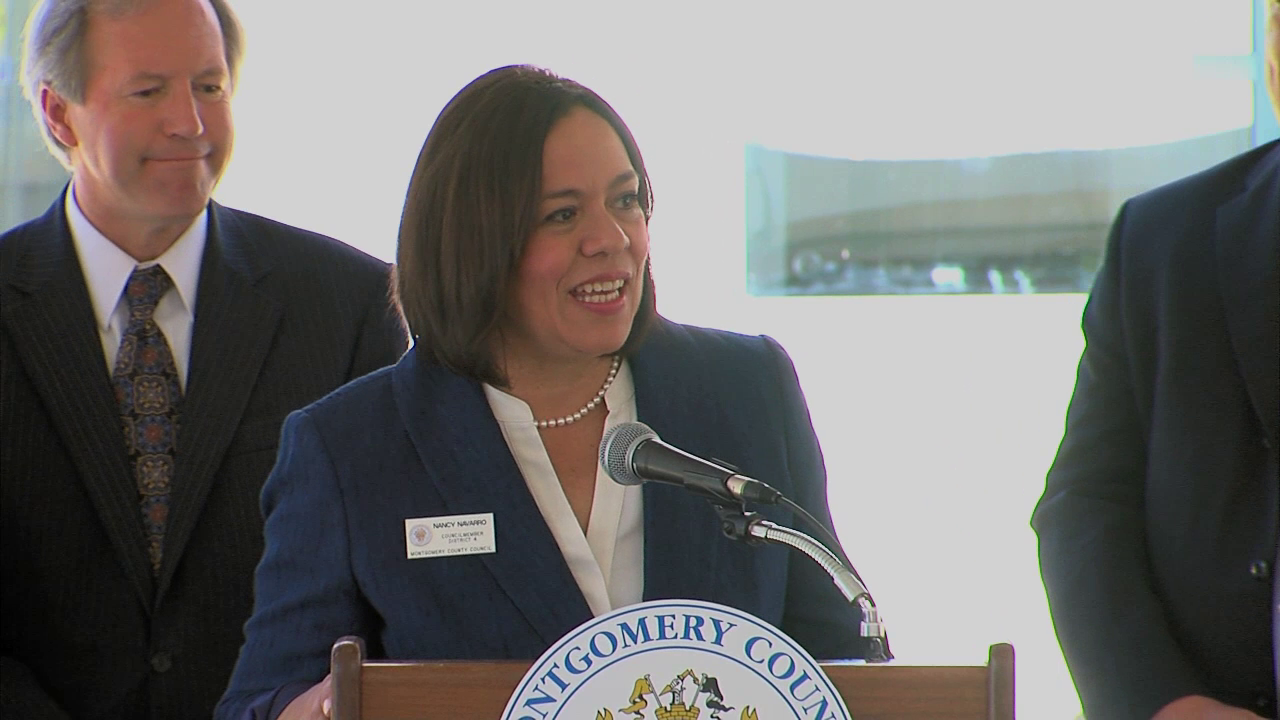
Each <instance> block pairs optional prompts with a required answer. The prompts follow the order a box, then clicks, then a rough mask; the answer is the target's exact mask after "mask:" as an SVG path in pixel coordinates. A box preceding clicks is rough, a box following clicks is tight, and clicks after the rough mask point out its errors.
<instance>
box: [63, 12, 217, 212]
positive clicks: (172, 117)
mask: <svg viewBox="0 0 1280 720" xmlns="http://www.w3.org/2000/svg"><path fill="white" fill-rule="evenodd" d="M84 58H85V72H86V85H85V96H84V101H83V103H71V102H66V101H65V100H63V99H62V98H60V97H58V96H57V95H56V94H55V93H52V91H47V92H46V93H45V96H44V103H43V104H44V109H45V113H46V117H47V118H49V119H51V120H52V122H51V123H50V127H51V130H53V132H54V133H55V134H56V135H57V136H58V138H59V140H61V141H62V142H63V143H64V144H65V145H67V146H69V148H70V150H69V155H70V157H71V164H72V175H73V177H74V180H75V189H76V200H77V202H78V203H79V204H80V207H81V208H82V209H83V210H84V212H85V214H86V216H88V217H89V219H90V220H91V221H93V222H94V223H95V224H96V225H98V226H99V229H100V230H104V232H105V231H106V230H107V228H114V227H139V226H144V227H145V226H148V225H152V226H154V225H157V224H164V223H177V224H185V223H189V222H190V221H191V219H193V218H194V217H195V216H196V215H198V214H199V213H200V212H201V211H202V210H203V209H204V207H205V205H206V204H207V203H208V201H209V196H210V195H211V194H212V192H213V188H214V186H215V185H216V184H217V182H218V179H219V178H220V177H221V175H222V171H223V169H224V167H225V166H226V162H227V158H228V156H229V155H230V153H231V145H232V127H231V106H230V92H231V88H230V87H229V85H230V82H231V80H230V72H229V70H228V68H227V62H226V57H225V53H224V49H223V44H222V32H221V30H220V29H219V26H218V22H217V17H216V16H215V15H214V13H213V10H212V8H210V7H209V6H208V4H207V3H206V1H205V0H154V1H153V2H150V3H147V4H145V5H144V6H143V7H142V8H141V9H140V10H139V11H137V12H132V13H127V14H125V15H122V16H119V17H110V16H108V15H105V14H103V13H100V12H98V13H92V14H91V16H90V20H89V27H88V32H87V34H86V37H85V46H84Z"/></svg>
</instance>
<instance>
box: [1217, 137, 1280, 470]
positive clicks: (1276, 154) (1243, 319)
mask: <svg viewBox="0 0 1280 720" xmlns="http://www.w3.org/2000/svg"><path fill="white" fill-rule="evenodd" d="M1217 220H1218V222H1217V256H1218V279H1219V285H1220V287H1221V289H1222V297H1223V304H1224V306H1225V309H1226V317H1227V328H1228V331H1229V333H1230V335H1231V344H1232V347H1233V348H1234V349H1235V356H1236V361H1237V362H1238V363H1239V365H1240V372H1241V375H1243V377H1244V381H1245V386H1246V387H1247V388H1248V391H1249V398H1250V400H1251V401H1252V402H1253V407H1254V410H1255V412H1256V414H1257V416H1258V419H1259V421H1260V422H1261V424H1262V427H1263V432H1264V433H1266V436H1267V437H1268V438H1269V439H1270V442H1271V444H1272V446H1273V447H1274V446H1278V445H1280V428H1278V427H1277V425H1278V424H1280V411H1278V410H1277V408H1280V378H1277V373H1276V368H1277V367H1280V275H1278V274H1280V270H1278V269H1277V266H1278V263H1277V254H1278V253H1280V143H1272V146H1271V150H1270V151H1269V152H1267V153H1266V154H1265V155H1264V156H1263V158H1262V160H1261V161H1260V162H1259V163H1258V164H1257V165H1256V166H1255V167H1254V169H1253V171H1252V173H1251V174H1250V176H1249V178H1248V179H1247V180H1246V189H1245V190H1244V192H1242V193H1241V194H1239V195H1237V196H1236V197H1235V198H1233V199H1231V200H1230V201H1228V202H1227V203H1225V204H1223V205H1222V206H1221V207H1220V208H1219V209H1218V218H1217Z"/></svg>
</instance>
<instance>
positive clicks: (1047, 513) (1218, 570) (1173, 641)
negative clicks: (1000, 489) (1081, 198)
mask: <svg viewBox="0 0 1280 720" xmlns="http://www.w3.org/2000/svg"><path fill="white" fill-rule="evenodd" d="M1277 12H1278V11H1277V4H1276V2H1275V0H1272V2H1271V14H1272V19H1271V26H1270V46H1269V58H1268V67H1269V72H1270V78H1271V82H1272V85H1271V91H1272V96H1273V98H1275V99H1276V100H1277V102H1278V104H1280V80H1277V78H1278V77H1280V76H1278V74H1277V68H1278V67H1280V37H1277V33H1280V28H1278V27H1277V25H1276V22H1277V20H1276V15H1277ZM1278 112H1280V107H1278ZM1278 254H1280V143H1277V142H1271V143H1268V144H1266V145H1263V146H1261V147H1258V148H1255V149H1254V150H1252V151H1250V152H1247V153H1245V154H1243V155H1240V156H1239V157H1236V158H1234V159H1232V160H1229V161H1227V162H1225V163H1223V164H1221V165H1219V166H1217V167H1214V168H1211V169H1209V170H1206V171H1204V172H1202V173H1200V174H1198V175H1193V176H1191V177H1189V178H1185V179H1183V180H1180V181H1178V182H1175V183H1172V184H1170V185H1167V186H1165V187H1162V188H1158V189H1156V190H1153V191H1151V192H1149V193H1146V194H1144V195H1140V196H1138V197H1136V198H1134V199H1132V200H1130V201H1129V202H1127V203H1125V205H1124V206H1123V207H1122V208H1121V210H1120V213H1119V216H1118V217H1117V219H1116V222H1115V225H1114V227H1113V228H1112V233H1111V238H1110V241H1109V244H1108V249H1107V254H1106V258H1105V260H1104V263H1103V266H1102V269H1101V270H1100V272H1099V275H1098V278H1097V280H1096V283H1095V285H1094V288H1093V292H1092V294H1091V296H1090V298H1089V303H1088V305H1087V306H1086V309H1085V313H1084V332H1085V338H1086V347H1085V351H1084V355H1083V357H1082V358H1081V360H1080V370H1079V378H1078V380H1077V384H1076V389H1075V395H1074V397H1073V398H1072V401H1071V407H1070V409H1069V411H1068V414H1067V429H1066V435H1065V437H1064V438H1063V441H1062V446H1061V448H1060V449H1059V451H1058V457H1057V459H1056V461H1055V462H1054V465H1053V467H1052V469H1051V470H1050V472H1049V477H1048V482H1047V486H1046V489H1045V493H1044V497H1043V498H1042V499H1041V500H1040V503H1039V505H1038V506H1037V508H1036V511H1035V515H1034V517H1033V520H1032V524H1033V526H1034V527H1035V529H1036V531H1037V532H1038V533H1039V536H1040V564H1041V571H1042V574H1043V576H1044V584H1045V588H1046V590H1047V591H1048V596H1049V606H1050V610H1051V611H1052V614H1053V621H1054V626H1055V628H1056V629H1057V633H1058V639H1059V641H1060V642H1061V644H1062V650H1063V653H1064V654H1065V655H1066V659H1067V665H1068V667H1069V668H1070V670H1071V674H1072V677H1073V678H1074V680H1075V683H1076V687H1077V689H1078V690H1079V692H1080V697H1081V700H1082V702H1083V705H1084V710H1085V715H1086V716H1087V717H1088V718H1089V719H1090V720H1106V719H1108V718H1151V717H1155V718H1160V719H1161V720H1164V719H1166V718H1168V719H1174V718H1257V717H1259V716H1261V717H1276V686H1277V684H1278V682H1280V681H1278V679H1277V665H1276V659H1275V650H1276V648H1275V643H1274V640H1273V633H1274V632H1275V622H1276V612H1277V608H1276V603H1277V599H1276V595H1275V593H1276V587H1275V585H1276V580H1275V574H1276V572H1277V568H1276V564H1277V563H1276V557H1277V556H1276V553H1277V550H1276V537H1277V514H1278V513H1280V496H1278V494H1280V490H1278V488H1280V480H1278V478H1280V469H1278V468H1277V448H1278V447H1280V437H1278V435H1277V433H1278V430H1277V428H1278V426H1280V390H1278V385H1280V381H1278V380H1277V378H1278V377H1280V355H1278V353H1280V350H1278V347H1280V290H1278V287H1280V282H1278V281H1277V275H1278V272H1277V256H1278Z"/></svg>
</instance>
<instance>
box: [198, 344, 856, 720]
mask: <svg viewBox="0 0 1280 720" xmlns="http://www.w3.org/2000/svg"><path fill="white" fill-rule="evenodd" d="M630 362H631V368H632V374H633V377H634V381H635V390H636V404H637V414H638V417H639V419H640V420H641V421H642V422H644V423H646V424H648V425H649V426H650V427H652V428H653V429H654V431H655V432H657V433H658V435H659V436H660V437H662V438H663V439H664V440H666V441H667V442H670V443H672V444H673V445H675V446H677V447H680V448H682V449H685V450H687V451H689V452H691V453H694V454H695V455H700V456H703V457H715V458H719V459H720V460H723V461H725V462H728V463H731V464H733V465H735V466H736V467H738V468H739V470H741V471H742V472H743V473H745V474H748V475H750V476H752V477H756V478H760V479H762V480H764V481H766V482H769V483H770V484H773V485H774V486H775V487H777V488H778V489H779V490H781V491H782V492H784V493H785V494H787V495H788V496H789V497H791V498H792V499H793V500H795V501H796V502H798V503H799V504H801V505H802V506H803V507H805V508H806V509H808V510H809V511H810V512H811V513H812V514H813V515H815V516H816V517H818V518H819V519H820V520H821V521H822V522H823V523H824V524H825V525H827V526H828V527H830V526H831V519H830V513H829V511H828V508H827V500H826V471H825V468H824V467H823V461H822V454H821V451H820V449H819V447H818V441H817V438H816V436H815V435H814V432H813V427H812V424H811V422H810V419H809V413H808V409H807V407H806V405H805V401H804V397H803V395H802V394H801V391H800V385H799V382H798V381H797V378H796V374H795V370H794V368H793V367H792V364H791V361H790V359H789V358H788V357H787V355H786V354H785V352H784V351H783V350H782V348H781V347H780V346H779V345H778V344H777V343H776V342H775V341H773V340H772V339H769V338H767V337H747V336H742V335H735V334H731V333H727V332H721V331H714V330H705V329H699V328H692V327H688V326H682V325H677V324H674V323H670V322H667V321H659V323H658V325H657V327H655V328H654V330H653V331H652V332H651V333H650V336H649V338H648V339H647V340H646V341H645V343H644V344H643V345H642V346H641V347H640V348H639V350H638V351H637V352H636V353H635V354H634V355H633V356H632V358H631V360H630ZM643 498H644V500H643V502H644V531H645V536H644V558H645V561H644V564H645V567H644V597H645V599H659V598H698V599H704V600H709V601H713V602H718V603H723V604H725V605H730V606H734V607H738V608H742V609H744V610H746V611H748V612H751V613H754V614H756V615H758V616H759V617H761V618H763V619H765V620H767V621H769V622H770V623H773V624H774V625H776V626H778V627H780V628H782V629H783V630H784V631H785V632H787V633H789V634H790V635H791V636H792V637H794V638H795V639H796V640H797V641H798V642H800V643H801V644H802V645H803V646H804V647H805V648H807V649H808V650H809V651H810V652H811V653H812V654H814V655H815V656H817V657H820V658H841V657H859V656H861V654H862V652H863V651H862V649H861V646H860V643H859V641H858V637H857V636H858V631H857V626H858V619H859V618H858V614H857V612H856V611H855V610H853V609H852V608H850V607H849V606H848V604H847V603H846V602H845V601H844V599H843V598H842V597H841V596H840V594H839V593H838V592H837V591H836V590H835V588H834V587H833V586H832V585H831V583H830V581H829V580H828V579H827V577H826V576H825V575H824V574H823V573H822V571H821V570H820V569H818V568H817V567H816V566H814V565H813V564H812V563H811V562H809V561H808V560H807V559H806V558H803V557H792V556H790V555H789V554H788V552H787V551H786V550H785V549H783V548H777V547H748V546H745V545H741V544H738V543H735V542H734V541H731V540H728V539H726V538H724V537H723V536H721V534H720V529H719V522H718V518H717V516H716V514H715V512H714V511H713V510H712V508H711V506H710V505H709V504H708V503H707V502H706V501H705V500H702V499H699V498H697V497H693V496H692V495H690V494H689V493H688V492H686V491H684V490H682V489H679V488H675V487H670V486H657V485H653V484H649V485H646V486H645V487H644V489H643ZM262 502H263V512H264V514H265V516H266V553H265V555H264V557H263V559H262V563H261V564H260V565H259V567H258V574H257V590H256V604H255V608H254V613H253V616H252V618H251V619H250V621H249V623H248V625H247V626H246V635H247V638H246V641H245V645H244V648H243V649H242V650H241V654H240V660H239V663H238V664H237V666H236V670H235V672H234V674H233V676H232V680H231V686H230V688H229V689H228V691H227V694H226V696H225V697H224V698H223V700H222V702H221V703H220V705H219V707H218V712H217V714H216V717H218V718H236V717H242V716H244V715H246V714H248V715H250V716H254V717H274V716H275V715H276V714H278V713H279V711H280V710H282V709H283V707H284V706H285V705H287V704H288V702H289V701H290V700H292V699H293V698H294V697H296V696H297V695H298V694H300V693H301V692H302V691H304V690H305V689H306V688H308V687H310V686H311V685H312V684H314V683H315V682H318V681H319V680H321V679H322V678H323V677H324V676H325V674H326V673H327V672H328V662H329V650H330V647H331V646H332V643H333V642H334V640H336V639H337V638H338V637H340V636H342V635H347V634H355V635H360V636H363V637H364V638H365V640H366V641H367V643H368V647H369V654H370V656H371V657H375V658H377V657H386V658H412V659H445V658H451V659H502V658H508V659H517V658H535V657H537V656H538V655H540V654H541V653H542V652H543V651H544V650H545V649H546V648H547V647H549V646H550V645H551V644H552V643H554V642H555V641H556V640H557V639H558V638H559V637H560V636H561V635H563V634H564V633H566V632H567V631H569V630H571V629H573V628H574V627H576V626H577V625H579V624H580V623H582V622H584V621H586V620H588V619H589V618H590V617H591V612H590V610H589V609H588V607H587V603H586V600H585V599H584V598H583V596H582V593H581V592H580V591H579V589H578V586H577V584H576V583H575V581H574V579H573V576H572V574H571V573H570V571H569V568H568V566H567V565H566V563H565V562H564V558H563V556H562V555H561V553H560V550H559V547H558V546H557V545H556V542H555V539H554V538H553V537H552V535H551V531H550V530H549V529H548V527H547V525H546V523H545V521H544V520H543V518H542V515H541V513H540V512H539V510H538V508H537V505H536V504H535V502H534V500H533V497H532V496H531V495H530V493H529V491H528V489H527V487H526V485H525V482H524V479H523V477H522V476H521V474H520V471H519V469H518V468H517V466H516V463H515V460H514V459H513V458H512V457H511V453H510V452H509V450H508V448H507V445H506V441H505V440H504V439H503V436H502V431H501V430H500V428H499V426H498V423H497V421H496V420H495V419H494V417H493V414H492V412H491V411H490V409H489V405H488V403H487V401H486V399H485V396H484V393H483V390H482V388H481V386H480V385H479V384H477V383H476V382H473V381H471V380H468V379H464V378H462V377H460V376H458V375H456V374H454V373H452V372H450V371H448V370H445V369H443V368H442V367H440V366H437V365H434V364H431V363H429V362H426V361H424V360H423V358H422V356H420V355H419V354H418V353H417V352H414V351H410V352H409V353H408V354H407V355H406V356H405V357H404V358H403V359H402V360H401V362H400V363H399V364H398V365H397V366H395V367H394V368H388V369H386V370H384V371H380V372H377V373H374V374H372V375H370V376H368V377H366V378H363V379H361V380H358V381H356V382H353V383H351V384H349V385H347V386H346V387H344V388H342V389H340V390H338V391H337V392H335V393H334V394H332V395H330V396H329V397H327V398H325V399H324V400H322V401H320V402H318V403H316V404H314V405H312V406H311V407H308V408H306V409H304V410H301V411H299V412H297V413H294V414H292V415H291V416H290V417H289V419H288V420H287V421H286V423H285V430H284V438H283V440H282V443H281V450H280V456H279V459H278V462H277V465H276V468H275V470H274V471H273V472H272V475H271V477H270V478H269V479H268V481H267V484H266V486H265V488H264V490H263V501H262ZM481 512H492V513H493V514H494V524H495V526H496V545H497V552H496V553H495V554H488V555H472V556H465V557H451V558H430V559H419V560H408V559H406V547H405V530H404V521H405V519H406V518H419V517H434V516H439V515H454V514H465V513H481ZM773 517H774V519H775V520H778V521H781V522H786V523H793V522H794V521H793V520H792V519H791V518H790V517H789V516H787V515H785V514H783V513H781V512H776V513H773ZM793 526H794V524H793ZM247 710H248V713H246V711H247Z"/></svg>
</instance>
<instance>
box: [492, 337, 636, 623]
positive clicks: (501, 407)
mask: <svg viewBox="0 0 1280 720" xmlns="http://www.w3.org/2000/svg"><path fill="white" fill-rule="evenodd" d="M484 394H485V398H486V399H488V401H489V407H490V408H492V410H493V415H494V417H495V418H497V420H498V425H499V426H500V427H501V428H502V436H503V437H504V438H506V441H507V447H509V448H510V449H511V455H512V456H513V457H514V458H515V461H516V465H517V466H519V468H520V474H522V475H523V476H524V482H525V485H527V486H528V488H529V492H530V493H531V494H532V495H533V499H534V501H535V502H536V503H537V504H538V510H539V511H541V512H542V518H543V519H544V520H546V522H547V526H548V527H549V528H550V529H551V535H552V537H554V538H555V539H556V544H557V545H559V546H560V553H561V554H562V555H564V559H565V562H566V563H568V565H569V570H570V572H572V573H573V579H574V580H575V581H577V583H578V588H579V589H580V590H582V594H583V596H585V597H586V599H587V605H588V607H590V608H591V612H592V614H593V615H597V616H598V615H603V614H605V613H607V612H609V611H611V610H614V609H616V608H620V607H623V606H626V605H632V604H635V603H638V602H640V601H641V600H643V599H644V508H643V505H642V503H641V493H640V488H639V487H638V486H623V485H619V484H618V483H616V482H614V481H613V479H612V478H610V477H609V476H608V475H607V474H606V473H605V471H604V468H603V467H601V466H600V465H599V464H597V465H596V487H595V491H594V494H593V496H592V501H591V517H590V518H589V519H588V520H587V532H586V534H585V535H584V534H583V532H582V528H581V526H579V525H578V519H577V518H576V517H575V516H574V514H573V509H572V508H570V507H569V499H568V498H567V497H566V496H565V494H564V489H563V488H561V486H560V480H559V478H558V477H557V476H556V471H555V468H553V467H552V465H551V457H550V456H549V455H547V449H546V447H545V446H544V445H543V444H542V437H541V436H540V435H539V434H538V428H537V426H536V425H535V424H534V418H533V412H532V411H530V410H529V406H528V405H527V404H526V403H525V402H524V401H523V400H521V399H520V398H517V397H515V396H514V395H509V394H507V393H505V392H503V391H502V390H499V389H498V388H495V387H493V386H491V385H488V384H486V385H485V386H484ZM604 404H605V407H606V408H608V410H609V415H608V417H607V418H606V419H605V430H606V431H608V429H609V428H611V427H613V426H614V425H618V424H619V423H624V422H635V420H636V392H635V385H634V384H633V382H632V379H631V368H630V366H629V365H628V364H627V363H626V361H623V363H622V364H621V366H620V367H619V368H618V376H617V377H616V378H615V379H614V381H613V385H611V386H610V387H609V389H608V390H607V391H606V392H605V395H604ZM596 412H599V410H598V409H597V410H596ZM550 432H555V431H554V430H551V431H550ZM499 552H501V550H499Z"/></svg>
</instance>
